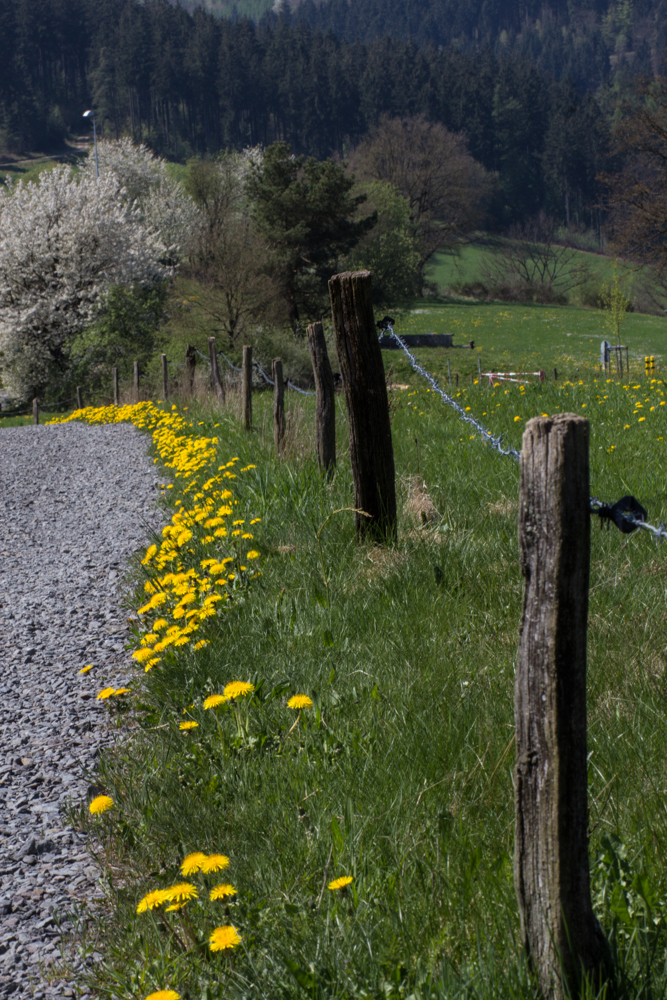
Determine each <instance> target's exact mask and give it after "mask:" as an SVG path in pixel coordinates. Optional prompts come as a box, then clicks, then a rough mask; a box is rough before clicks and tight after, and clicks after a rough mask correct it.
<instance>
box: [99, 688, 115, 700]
mask: <svg viewBox="0 0 667 1000" xmlns="http://www.w3.org/2000/svg"><path fill="white" fill-rule="evenodd" d="M115 690H116V689H115V688H102V690H101V691H100V693H99V694H98V696H97V701H103V700H104V699H105V698H110V697H111V695H112V694H113V693H114V691H115Z"/></svg>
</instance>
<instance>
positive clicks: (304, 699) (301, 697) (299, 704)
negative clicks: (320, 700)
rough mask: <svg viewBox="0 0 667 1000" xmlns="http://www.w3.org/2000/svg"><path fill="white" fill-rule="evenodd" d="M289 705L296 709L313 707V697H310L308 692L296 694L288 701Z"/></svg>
mask: <svg viewBox="0 0 667 1000" xmlns="http://www.w3.org/2000/svg"><path fill="white" fill-rule="evenodd" d="M287 707H288V708H295V709H297V708H298V709H301V708H312V707H313V699H312V698H309V697H308V695H307V694H294V695H292V697H291V698H290V700H289V701H288V702H287Z"/></svg>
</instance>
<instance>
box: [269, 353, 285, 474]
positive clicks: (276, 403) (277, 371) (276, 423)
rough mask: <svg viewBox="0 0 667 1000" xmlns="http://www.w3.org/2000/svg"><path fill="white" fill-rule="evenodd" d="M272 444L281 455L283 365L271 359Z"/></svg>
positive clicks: (283, 410) (283, 427)
mask: <svg viewBox="0 0 667 1000" xmlns="http://www.w3.org/2000/svg"><path fill="white" fill-rule="evenodd" d="M271 378H272V379H273V443H274V445H275V449H276V452H277V453H278V455H282V453H283V449H284V447H285V383H284V381H283V363H282V360H281V359H280V358H274V359H273V365H272V374H271Z"/></svg>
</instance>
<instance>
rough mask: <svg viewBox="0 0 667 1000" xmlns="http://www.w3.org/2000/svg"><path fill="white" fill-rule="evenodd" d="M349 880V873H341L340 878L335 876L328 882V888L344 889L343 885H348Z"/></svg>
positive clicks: (350, 879) (350, 877)
mask: <svg viewBox="0 0 667 1000" xmlns="http://www.w3.org/2000/svg"><path fill="white" fill-rule="evenodd" d="M351 881H352V876H351V875H342V876H341V877H340V878H335V879H334V880H333V882H329V888H330V889H332V890H334V891H335V890H336V889H344V888H345V886H347V885H349V884H350V882H351Z"/></svg>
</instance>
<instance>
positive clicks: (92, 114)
mask: <svg viewBox="0 0 667 1000" xmlns="http://www.w3.org/2000/svg"><path fill="white" fill-rule="evenodd" d="M83 117H84V118H92V119H93V139H94V142H95V177H96V178H97V179H98V180H99V176H100V165H99V163H98V161H97V126H96V124H95V112H94V111H84V113H83Z"/></svg>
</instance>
